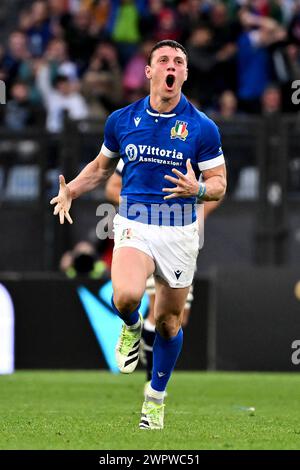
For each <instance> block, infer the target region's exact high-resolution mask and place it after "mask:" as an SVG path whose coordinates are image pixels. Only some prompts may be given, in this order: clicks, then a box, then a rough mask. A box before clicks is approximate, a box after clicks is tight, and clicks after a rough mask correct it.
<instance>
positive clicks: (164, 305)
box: [154, 277, 190, 320]
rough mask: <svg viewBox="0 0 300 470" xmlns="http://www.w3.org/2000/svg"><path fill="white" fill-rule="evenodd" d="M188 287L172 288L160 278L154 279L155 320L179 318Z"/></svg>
mask: <svg viewBox="0 0 300 470" xmlns="http://www.w3.org/2000/svg"><path fill="white" fill-rule="evenodd" d="M189 289H190V287H181V288H173V287H170V286H169V285H168V284H167V283H166V282H165V281H163V280H162V279H160V278H157V277H156V279H155V306H154V316H155V320H157V319H159V318H160V317H165V316H170V315H171V316H175V317H181V316H182V314H183V310H184V306H185V302H186V298H187V295H188V293H189Z"/></svg>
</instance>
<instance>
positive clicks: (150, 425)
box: [140, 398, 165, 429]
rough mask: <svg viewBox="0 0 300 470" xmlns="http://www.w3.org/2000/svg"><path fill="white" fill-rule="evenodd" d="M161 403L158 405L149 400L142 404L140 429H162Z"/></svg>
mask: <svg viewBox="0 0 300 470" xmlns="http://www.w3.org/2000/svg"><path fill="white" fill-rule="evenodd" d="M164 408H165V405H164V404H163V403H161V404H158V403H155V402H154V401H150V400H149V398H148V399H146V400H145V401H144V403H143V408H142V415H141V420H140V429H163V427H164Z"/></svg>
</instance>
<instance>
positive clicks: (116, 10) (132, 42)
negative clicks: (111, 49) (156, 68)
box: [108, 0, 147, 67]
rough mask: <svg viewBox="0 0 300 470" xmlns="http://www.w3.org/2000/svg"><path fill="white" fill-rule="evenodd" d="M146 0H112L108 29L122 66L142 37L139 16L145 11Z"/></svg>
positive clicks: (132, 53)
mask: <svg viewBox="0 0 300 470" xmlns="http://www.w3.org/2000/svg"><path fill="white" fill-rule="evenodd" d="M146 5H147V2H146V0H113V1H112V10H111V15H110V21H109V25H108V30H109V33H110V36H111V38H112V39H113V41H114V42H115V43H116V46H117V48H118V53H119V60H120V64H121V66H122V67H124V66H125V65H126V64H127V62H128V61H129V60H130V58H131V57H132V56H133V55H134V54H135V53H136V51H137V49H138V46H139V43H140V42H141V39H142V33H141V30H140V18H143V16H144V15H145V14H146V12H147V8H146Z"/></svg>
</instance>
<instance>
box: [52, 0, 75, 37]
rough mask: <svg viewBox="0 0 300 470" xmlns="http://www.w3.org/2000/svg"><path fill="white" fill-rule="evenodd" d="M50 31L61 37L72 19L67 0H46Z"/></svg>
mask: <svg viewBox="0 0 300 470" xmlns="http://www.w3.org/2000/svg"><path fill="white" fill-rule="evenodd" d="M48 10H49V21H50V27H51V31H52V32H53V35H54V36H55V37H56V38H63V37H64V31H65V29H66V28H67V27H68V25H69V24H70V21H71V19H72V17H71V14H70V12H69V1H68V0H48Z"/></svg>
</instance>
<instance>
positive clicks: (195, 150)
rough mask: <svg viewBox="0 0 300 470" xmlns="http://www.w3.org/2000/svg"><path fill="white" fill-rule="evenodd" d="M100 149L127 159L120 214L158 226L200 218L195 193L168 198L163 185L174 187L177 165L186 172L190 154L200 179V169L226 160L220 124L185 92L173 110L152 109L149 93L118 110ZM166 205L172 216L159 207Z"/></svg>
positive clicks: (112, 117)
mask: <svg viewBox="0 0 300 470" xmlns="http://www.w3.org/2000/svg"><path fill="white" fill-rule="evenodd" d="M101 151H102V153H103V154H104V155H105V156H106V157H108V158H119V157H121V159H122V161H123V163H124V165H123V169H122V191H121V197H122V203H121V205H120V214H121V215H122V216H124V217H127V218H129V219H131V220H138V221H139V222H144V223H150V224H158V225H186V224H188V223H192V222H194V221H195V220H196V212H195V204H196V197H190V198H174V199H170V200H167V201H165V200H164V196H166V195H167V194H169V193H165V192H163V191H162V188H167V187H174V184H172V183H170V182H169V181H168V180H166V179H165V178H164V176H165V175H171V176H173V177H175V178H176V175H174V173H172V169H173V168H177V169H178V170H180V171H181V172H182V173H186V171H187V170H186V161H187V159H188V158H190V159H191V164H192V167H193V169H194V171H195V174H196V177H197V178H198V177H199V175H200V173H201V171H203V170H208V169H211V168H214V167H216V166H219V165H222V164H223V163H224V157H223V152H222V147H221V141H220V134H219V131H218V128H217V126H216V124H215V123H214V122H213V121H212V120H211V119H209V118H208V117H207V116H206V115H205V114H204V113H202V112H200V111H199V110H197V109H196V108H195V106H193V105H192V104H191V103H190V102H189V101H188V100H187V99H186V97H185V96H184V95H183V94H182V95H181V99H180V101H179V103H178V105H177V106H176V107H175V108H174V109H173V110H172V111H171V112H169V113H162V114H160V113H158V112H156V111H155V110H153V109H152V108H151V106H150V97H149V96H147V97H146V98H144V99H141V100H139V101H137V102H135V103H133V104H131V105H129V106H127V107H125V108H122V109H119V110H117V111H115V112H113V113H112V114H111V115H110V116H109V117H108V119H107V121H106V125H105V131H104V143H103V145H102V148H101ZM161 204H164V205H167V206H172V209H173V208H174V211H172V214H171V220H170V221H167V222H165V219H164V217H162V216H161V213H160V210H159V211H157V207H162V206H160V205H161ZM153 208H156V209H155V210H153ZM183 210H184V212H183Z"/></svg>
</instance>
